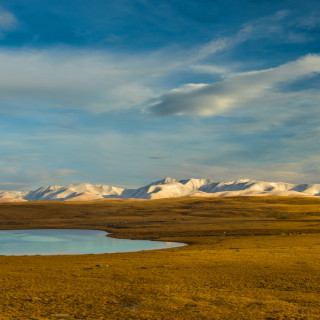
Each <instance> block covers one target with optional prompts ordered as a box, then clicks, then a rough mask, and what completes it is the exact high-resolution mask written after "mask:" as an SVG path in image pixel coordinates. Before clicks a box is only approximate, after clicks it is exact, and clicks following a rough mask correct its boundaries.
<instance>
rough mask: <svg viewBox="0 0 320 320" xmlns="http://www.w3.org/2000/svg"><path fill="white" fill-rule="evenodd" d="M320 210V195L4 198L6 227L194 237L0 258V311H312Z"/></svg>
mask: <svg viewBox="0 0 320 320" xmlns="http://www.w3.org/2000/svg"><path fill="white" fill-rule="evenodd" d="M319 214H320V199H316V198H287V197H283V198H281V197H250V198H246V197H242V198H240V197H239V198H218V199H217V198H212V199H203V198H183V199H182V198H180V199H165V200H153V201H120V200H108V201H103V202H95V203H52V202H50V203H48V202H39V203H20V204H19V203H11V204H1V205H0V226H1V228H2V229H18V228H90V229H100V230H107V231H111V232H114V236H117V237H123V238H140V239H141V238H146V239H168V240H173V241H183V242H188V243H189V244H190V245H189V246H187V247H182V248H175V249H167V250H158V251H144V252H136V253H119V254H104V255H82V256H33V257H31V256H30V257H5V256H2V257H0V275H1V276H0V319H1V320H12V319H22V320H24V319H26V320H27V319H58V318H59V315H58V314H60V318H71V317H73V318H74V319H90V320H95V319H97V320H98V319H103V320H104V319H269V320H271V319H320V310H319V305H320V297H319V292H320V236H319V234H318V232H319V230H320V228H319V226H320V216H319ZM50 315H51V316H50ZM53 315H55V317H54V316H53Z"/></svg>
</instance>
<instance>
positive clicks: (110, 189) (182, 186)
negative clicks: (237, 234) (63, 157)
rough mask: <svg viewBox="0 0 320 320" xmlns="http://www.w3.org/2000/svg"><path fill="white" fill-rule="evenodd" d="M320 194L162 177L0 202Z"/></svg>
mask: <svg viewBox="0 0 320 320" xmlns="http://www.w3.org/2000/svg"><path fill="white" fill-rule="evenodd" d="M263 195H279V196H320V184H291V183H284V182H265V181H255V180H250V179H240V180H235V181H232V182H214V181H213V180H211V179H193V178H192V179H187V180H179V179H175V178H165V179H163V180H159V181H155V182H152V183H150V184H148V185H146V186H144V187H141V188H137V189H124V188H118V187H114V186H109V185H94V184H90V183H80V184H68V185H66V186H46V187H41V188H39V189H37V190H33V191H0V202H7V201H8V202H9V201H91V200H101V199H106V198H119V199H129V198H133V199H161V198H173V197H185V196H203V197H214V196H215V197H228V196H263Z"/></svg>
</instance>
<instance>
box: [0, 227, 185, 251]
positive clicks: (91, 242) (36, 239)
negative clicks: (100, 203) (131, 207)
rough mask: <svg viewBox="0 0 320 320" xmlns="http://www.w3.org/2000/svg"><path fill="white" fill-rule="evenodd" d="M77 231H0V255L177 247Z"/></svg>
mask: <svg viewBox="0 0 320 320" xmlns="http://www.w3.org/2000/svg"><path fill="white" fill-rule="evenodd" d="M107 234H108V233H107V232H105V231H98V230H81V229H37V230H36V229H34V230H1V231H0V255H11V256H21V255H56V254H59V255H60V254H91V253H94V254H98V253H115V252H131V251H141V250H154V249H165V248H173V247H181V246H183V245H185V244H183V243H177V242H161V241H149V240H127V239H114V238H109V237H107Z"/></svg>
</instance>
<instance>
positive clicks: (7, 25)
mask: <svg viewBox="0 0 320 320" xmlns="http://www.w3.org/2000/svg"><path fill="white" fill-rule="evenodd" d="M17 25H18V20H17V18H16V17H15V16H14V14H13V13H11V12H9V11H6V10H4V9H2V8H1V7H0V37H1V36H2V32H3V31H8V30H12V29H14V28H16V27H17Z"/></svg>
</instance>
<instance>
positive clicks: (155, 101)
mask: <svg viewBox="0 0 320 320" xmlns="http://www.w3.org/2000/svg"><path fill="white" fill-rule="evenodd" d="M319 88H320V2H319V1H317V0H306V1H297V0H296V1H293V0H292V1H289V0H284V1H273V0H268V1H263V0H261V1H255V0H239V1H231V0H230V1H227V0H225V1H222V0H220V1H219V0H216V1H213V0H198V1H191V0H184V1H182V0H181V1H180V0H171V1H150V0H149V1H147V0H109V1H102V0H93V1H90V2H88V1H83V0H77V1H74V0H73V1H71V0H69V1H68V0H64V1H59V0H58V1H47V0H42V1H39V0H28V1H26V0H17V1H16V0H10V1H9V0H5V1H1V0H0V134H1V140H0V189H11V190H22V189H32V188H35V187H38V186H42V185H53V184H59V185H62V184H67V183H77V182H84V181H88V182H91V183H104V184H111V185H117V186H141V185H145V184H147V183H149V182H151V181H154V180H158V179H161V178H163V177H165V176H173V177H177V178H189V177H199V178H200V177H208V178H212V179H213V180H222V181H231V180H235V179H238V178H252V179H256V180H266V181H286V182H292V183H320V180H319V176H320V153H319V150H320V148H319V147H320V143H319V141H320V126H319V123H320V91H319Z"/></svg>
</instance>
